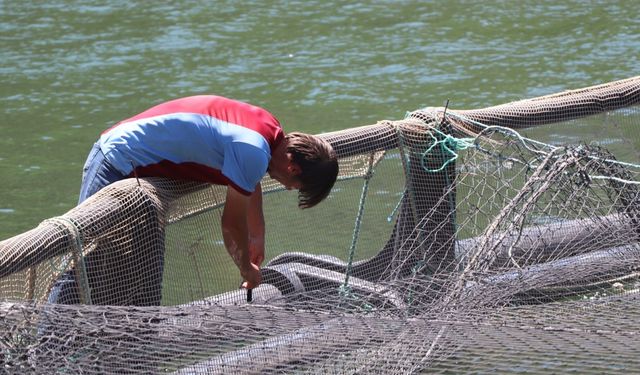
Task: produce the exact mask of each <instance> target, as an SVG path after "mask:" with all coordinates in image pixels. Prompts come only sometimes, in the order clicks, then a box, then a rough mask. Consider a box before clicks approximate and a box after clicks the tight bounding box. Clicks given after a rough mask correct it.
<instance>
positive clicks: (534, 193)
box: [0, 77, 640, 374]
mask: <svg viewBox="0 0 640 375" xmlns="http://www.w3.org/2000/svg"><path fill="white" fill-rule="evenodd" d="M638 104H640V77H635V78H630V79H627V80H623V81H617V82H612V83H609V84H605V85H600V86H594V87H591V88H586V89H581V90H574V91H569V92H563V93H560V94H556V95H550V96H546V97H541V98H535V99H530V100H524V101H520V102H514V103H508V104H504V105H500V106H497V107H490V108H485V109H478V110H470V111H458V110H451V109H448V108H425V109H421V110H417V111H414V112H410V113H408V115H407V117H406V118H405V119H403V120H399V121H381V122H379V123H377V124H375V125H371V126H364V127H359V128H353V129H346V130H343V131H339V132H334V133H328V134H323V135H321V136H322V137H324V138H325V139H327V140H328V141H329V142H330V143H332V145H333V146H334V148H335V150H336V152H337V153H338V155H339V157H340V175H339V180H338V181H337V182H336V185H335V187H334V189H333V190H332V192H331V195H330V196H329V197H328V198H327V200H326V201H324V202H323V203H321V204H320V205H319V206H318V207H316V208H313V209H311V210H304V211H302V210H299V209H297V208H296V207H297V199H296V193H295V192H289V191H286V190H284V189H283V188H282V187H281V186H280V185H279V184H278V183H277V182H275V181H273V180H270V179H269V178H265V180H264V181H263V192H264V206H265V207H264V211H265V216H266V217H265V219H266V222H267V239H266V240H267V246H266V248H267V257H268V258H267V261H266V262H265V265H264V267H263V269H262V272H263V284H262V285H261V286H260V287H258V288H256V289H255V290H254V291H253V293H252V295H253V299H252V301H251V302H247V294H246V291H244V290H240V289H238V287H239V285H240V282H241V279H240V276H239V272H238V270H237V268H236V267H235V265H234V263H233V261H232V260H231V259H230V258H229V256H228V255H227V252H226V250H225V249H224V245H223V242H222V234H221V232H220V218H221V212H222V207H223V206H224V197H225V187H221V186H210V185H205V184H198V183H188V182H179V181H170V180H164V179H153V178H149V179H140V180H136V179H128V180H124V181H120V182H118V183H115V184H113V185H110V186H108V187H106V188H104V189H103V190H101V191H100V192H98V193H97V194H96V195H94V196H92V197H91V198H89V199H88V200H86V201H85V202H83V203H82V204H81V205H79V206H78V207H76V208H74V209H72V210H71V211H69V212H67V213H65V214H64V215H62V216H59V217H55V218H51V219H48V220H45V221H43V222H42V223H41V224H40V225H39V226H38V227H37V228H34V229H33V230H31V231H28V232H26V233H23V234H21V235H18V236H15V237H13V238H10V239H7V240H4V241H2V242H0V335H1V336H0V366H1V367H0V368H2V370H3V371H5V372H7V373H9V374H24V373H34V374H52V373H60V374H68V373H82V374H108V373H118V374H120V373H127V374H148V373H170V374H228V373H238V374H244V373H286V374H289V373H319V374H350V373H358V374H370V373H380V374H396V373H443V374H460V373H474V374H477V373H523V372H524V373H534V374H535V373H539V374H547V373H571V372H573V373H581V374H589V373H593V374H600V373H634V372H639V371H640V345H638V337H639V335H640V319H639V318H640V292H639V289H640V274H639V272H640V262H639V261H640V245H639V240H640V223H639V221H640V175H639V174H640V167H639V164H640V133H638V130H637V129H638V126H640V107H639V106H638ZM534 136H535V137H534ZM61 285H62V286H64V288H56V287H55V286H61ZM54 294H55V295H54ZM48 301H49V302H48ZM52 301H55V302H56V303H52Z"/></svg>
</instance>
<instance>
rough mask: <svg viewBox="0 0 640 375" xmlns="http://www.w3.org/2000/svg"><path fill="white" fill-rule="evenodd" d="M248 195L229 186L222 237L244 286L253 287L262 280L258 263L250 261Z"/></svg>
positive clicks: (223, 214) (223, 217) (223, 213)
mask: <svg viewBox="0 0 640 375" xmlns="http://www.w3.org/2000/svg"><path fill="white" fill-rule="evenodd" d="M250 200H251V199H250V197H248V196H245V195H243V194H241V193H240V192H238V191H237V190H235V189H234V188H232V187H231V186H229V187H228V188H227V200H226V202H225V205H224V210H223V212H222V237H223V239H224V245H225V247H226V249H227V252H228V253H229V255H231V257H232V258H233V261H234V262H235V264H236V266H238V269H239V270H240V274H241V275H242V277H243V278H244V280H245V285H244V286H245V287H246V288H255V287H257V286H258V285H259V284H260V282H261V281H262V278H261V275H260V268H259V265H257V264H253V263H252V262H251V253H250V251H249V224H248V214H249V206H250Z"/></svg>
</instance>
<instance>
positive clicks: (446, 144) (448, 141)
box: [420, 128, 475, 173]
mask: <svg viewBox="0 0 640 375" xmlns="http://www.w3.org/2000/svg"><path fill="white" fill-rule="evenodd" d="M433 133H436V134H437V135H439V136H440V137H441V139H438V137H436V136H435V135H433ZM429 136H430V137H431V139H433V143H432V144H431V146H429V148H427V149H426V150H425V151H424V152H423V153H422V155H421V157H420V165H421V166H422V168H423V169H424V170H425V171H427V172H430V173H437V172H441V171H442V170H444V169H445V168H446V167H447V165H449V164H451V163H452V162H454V161H456V160H457V159H458V154H457V153H456V151H459V150H466V149H467V148H469V147H473V146H474V141H475V139H474V138H456V137H454V136H452V135H449V134H445V133H443V132H442V131H440V130H438V129H436V128H431V131H430V132H429ZM438 145H439V146H440V152H441V153H442V155H443V156H445V155H447V154H448V155H450V157H449V158H448V159H447V160H446V161H445V162H444V163H442V165H441V166H440V167H439V168H436V169H430V168H428V167H427V166H426V160H427V156H428V155H429V154H430V153H431V151H432V150H433V149H434V148H435V147H436V146H438Z"/></svg>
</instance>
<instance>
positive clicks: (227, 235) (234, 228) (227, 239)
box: [222, 222, 251, 270]
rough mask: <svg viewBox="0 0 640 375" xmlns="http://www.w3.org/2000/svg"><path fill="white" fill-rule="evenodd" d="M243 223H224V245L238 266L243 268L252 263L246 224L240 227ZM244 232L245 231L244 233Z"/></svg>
mask: <svg viewBox="0 0 640 375" xmlns="http://www.w3.org/2000/svg"><path fill="white" fill-rule="evenodd" d="M238 226H242V224H239V223H236V225H233V224H231V223H228V222H227V223H225V222H223V223H222V238H223V240H224V246H225V248H226V249H227V252H228V253H229V255H230V256H231V258H232V259H233V261H234V263H235V264H236V266H238V268H240V269H241V270H242V268H243V267H248V266H249V265H250V263H251V259H250V256H249V244H248V241H247V234H246V233H247V230H246V225H245V228H244V230H243V228H238ZM243 232H244V233H243Z"/></svg>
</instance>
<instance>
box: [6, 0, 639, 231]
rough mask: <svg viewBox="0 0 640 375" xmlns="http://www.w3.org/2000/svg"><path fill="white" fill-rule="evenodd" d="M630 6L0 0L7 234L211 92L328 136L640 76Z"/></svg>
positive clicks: (70, 197) (634, 11)
mask: <svg viewBox="0 0 640 375" xmlns="http://www.w3.org/2000/svg"><path fill="white" fill-rule="evenodd" d="M639 15H640V12H639V11H638V6H637V3H636V2H635V1H606V2H595V1H589V2H586V1H557V0H553V1H482V2H479V1H478V2H476V1H446V2H445V1H441V2H435V1H375V2H374V1H367V2H360V3H353V2H346V1H338V2H327V1H317V0H310V1H269V2H266V1H262V2H258V1H175V2H169V1H136V2H131V1H124V0H111V1H108V2H107V1H64V0H54V1H17V0H0V54H1V55H0V78H1V84H0V102H1V109H0V111H1V113H2V116H0V134H1V137H0V179H1V181H0V239H4V238H8V237H10V236H13V235H15V234H18V233H21V232H23V231H26V230H28V229H31V228H33V227H34V226H36V225H37V224H38V223H39V222H40V221H42V220H43V219H45V218H48V217H52V216H56V215H60V214H63V213H64V212H66V211H67V210H69V209H70V208H72V207H73V206H74V205H75V203H76V200H77V194H78V187H79V183H80V172H81V167H82V163H83V162H84V159H85V156H86V154H87V152H88V151H89V148H90V147H91V144H92V143H93V142H94V140H95V139H96V137H97V135H98V133H99V132H100V131H101V130H103V129H104V128H106V127H108V126H110V125H111V124H113V123H114V122H116V121H119V120H121V119H123V118H126V117H128V116H130V115H132V114H135V113H137V112H139V111H141V110H143V109H145V108H147V107H148V106H150V105H152V104H155V103H158V102H161V101H164V100H167V99H171V98H175V97H178V96H185V95H192V94H200V93H215V94H220V95H225V96H229V97H233V98H237V99H241V100H246V101H249V102H252V103H254V104H258V105H261V106H264V107H266V108H268V109H269V110H271V111H272V112H273V113H274V114H275V115H276V116H277V117H278V118H279V119H280V120H281V122H282V123H283V125H284V127H285V129H286V130H289V131H291V130H300V131H305V132H310V133H320V132H325V131H331V130H338V129H344V128H349V127H354V126H360V125H368V124H372V123H375V122H376V121H378V120H383V119H400V118H402V117H403V116H404V114H405V112H406V111H407V110H414V109H417V108H420V107H424V106H441V105H443V104H444V103H445V101H446V100H447V99H449V100H450V106H451V107H452V108H458V109H463V108H476V107H484V106H489V105H494V104H499V103H503V102H507V101H512V100H517V99H522V98H528V97H533V96H539V95H544V94H549V93H553V92H557V91H561V90H564V89H572V88H579V87H584V86H589V85H593V84H598V83H603V82H607V81H612V80H617V79H623V78H627V77H630V76H634V75H638V74H640V73H639V72H640V69H639V67H640V58H639V56H640V21H639V19H640V17H639Z"/></svg>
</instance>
